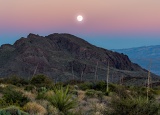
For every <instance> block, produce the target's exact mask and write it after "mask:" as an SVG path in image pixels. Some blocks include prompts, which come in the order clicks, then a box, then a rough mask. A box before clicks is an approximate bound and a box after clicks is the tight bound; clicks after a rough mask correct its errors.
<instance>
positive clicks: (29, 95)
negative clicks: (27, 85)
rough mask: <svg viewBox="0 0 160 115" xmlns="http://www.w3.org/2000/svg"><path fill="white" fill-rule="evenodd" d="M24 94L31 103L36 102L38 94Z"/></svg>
mask: <svg viewBox="0 0 160 115" xmlns="http://www.w3.org/2000/svg"><path fill="white" fill-rule="evenodd" d="M23 94H24V95H25V96H26V97H27V98H28V99H30V100H31V101H35V98H36V96H37V95H36V94H33V93H31V92H27V91H25V92H23Z"/></svg>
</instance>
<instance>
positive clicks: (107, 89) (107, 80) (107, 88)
mask: <svg viewBox="0 0 160 115" xmlns="http://www.w3.org/2000/svg"><path fill="white" fill-rule="evenodd" d="M106 82H107V86H106V92H107V93H108V92H109V87H108V82H109V61H108V68H107V77H106Z"/></svg>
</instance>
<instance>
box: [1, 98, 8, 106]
mask: <svg viewBox="0 0 160 115" xmlns="http://www.w3.org/2000/svg"><path fill="white" fill-rule="evenodd" d="M7 106H8V104H7V103H6V102H5V100H3V99H0V108H4V107H7Z"/></svg>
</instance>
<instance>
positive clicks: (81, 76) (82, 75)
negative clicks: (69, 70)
mask: <svg viewBox="0 0 160 115" xmlns="http://www.w3.org/2000/svg"><path fill="white" fill-rule="evenodd" d="M82 78H83V71H82V73H81V81H82Z"/></svg>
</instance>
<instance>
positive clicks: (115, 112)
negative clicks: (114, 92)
mask: <svg viewBox="0 0 160 115" xmlns="http://www.w3.org/2000/svg"><path fill="white" fill-rule="evenodd" d="M111 108H112V109H111V110H112V111H110V112H109V114H110V115H159V114H160V113H159V112H160V105H159V104H157V103H156V102H155V101H153V100H150V101H149V102H147V99H146V98H144V97H134V98H133V97H132V98H116V97H115V98H113V100H112V102H111Z"/></svg>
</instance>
